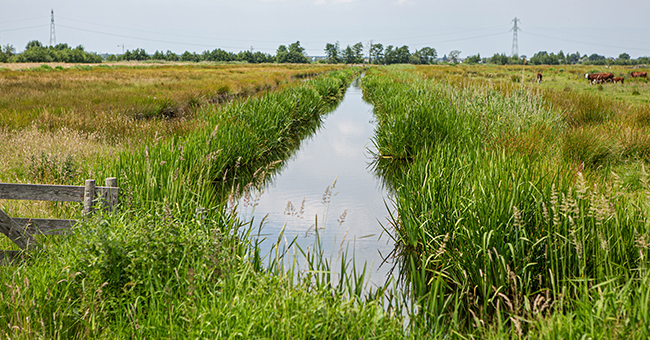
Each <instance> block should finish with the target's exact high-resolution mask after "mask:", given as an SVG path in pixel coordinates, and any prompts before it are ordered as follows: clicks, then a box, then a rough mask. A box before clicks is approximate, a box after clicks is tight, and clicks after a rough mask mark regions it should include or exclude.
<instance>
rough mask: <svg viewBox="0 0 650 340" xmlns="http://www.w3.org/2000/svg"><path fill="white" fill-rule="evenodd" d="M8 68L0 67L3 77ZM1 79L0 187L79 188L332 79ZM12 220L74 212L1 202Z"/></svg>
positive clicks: (157, 67)
mask: <svg viewBox="0 0 650 340" xmlns="http://www.w3.org/2000/svg"><path fill="white" fill-rule="evenodd" d="M7 65H13V64H5V65H0V69H1V68H2V67H4V66H7ZM18 65H20V66H26V67H34V66H38V67H36V68H29V69H25V70H0V89H1V91H2V94H3V95H2V97H0V159H2V161H1V162H0V182H11V183H40V184H69V185H82V184H83V181H84V180H85V179H88V178H94V179H96V180H97V181H100V182H101V181H103V179H104V177H110V176H115V175H116V174H97V173H92V170H91V169H100V168H102V167H100V166H96V165H98V164H102V162H105V160H107V159H113V158H114V157H116V155H118V154H120V153H121V152H124V151H125V150H133V149H135V148H136V147H138V146H140V145H141V144H142V143H143V142H145V141H147V140H150V141H159V140H164V139H166V138H169V137H173V136H182V135H188V134H190V133H192V132H194V131H198V130H201V129H202V128H204V127H205V126H206V124H207V121H208V119H209V117H210V116H212V115H214V113H215V111H216V110H219V105H221V104H223V103H225V102H227V101H231V100H236V99H238V98H246V97H248V96H254V95H256V94H258V93H264V92H267V91H271V90H273V89H276V88H281V87H283V86H285V84H286V85H289V84H291V83H294V82H297V81H300V79H302V78H304V77H310V76H313V75H315V74H318V73H321V72H325V71H328V70H331V69H333V67H331V66H325V67H323V66H320V65H273V64H268V65H246V64H237V65H215V64H191V65H179V64H174V65H170V64H168V63H160V64H153V63H146V64H142V63H129V64H127V63H118V64H117V65H119V66H115V65H113V66H107V65H100V66H96V67H93V66H88V65H82V66H77V65H72V64H66V65H63V66H66V67H68V66H70V68H68V69H63V68H52V67H56V66H61V65H50V66H47V67H41V66H40V65H41V64H38V65H26V64H18ZM0 209H3V210H4V211H6V212H7V213H9V214H10V216H25V217H35V218H39V217H43V218H45V217H47V218H52V217H54V218H64V217H67V218H69V217H71V216H70V215H71V214H78V212H79V211H80V207H79V206H78V204H68V203H49V202H29V201H0Z"/></svg>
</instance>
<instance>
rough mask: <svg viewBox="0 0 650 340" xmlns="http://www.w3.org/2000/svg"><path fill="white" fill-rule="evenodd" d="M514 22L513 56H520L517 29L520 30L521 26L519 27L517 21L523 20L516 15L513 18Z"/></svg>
mask: <svg viewBox="0 0 650 340" xmlns="http://www.w3.org/2000/svg"><path fill="white" fill-rule="evenodd" d="M512 22H514V25H513V26H512V29H511V31H512V56H518V55H519V42H518V41H517V31H520V30H521V28H519V27H517V23H519V22H521V20H519V19H517V17H515V18H514V19H512Z"/></svg>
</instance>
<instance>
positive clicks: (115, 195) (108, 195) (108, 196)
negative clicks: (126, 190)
mask: <svg viewBox="0 0 650 340" xmlns="http://www.w3.org/2000/svg"><path fill="white" fill-rule="evenodd" d="M118 190H119V189H118V188H117V178H116V177H109V178H107V179H106V190H104V194H103V196H104V197H102V200H103V201H104V209H105V210H106V211H108V212H111V211H113V209H115V206H116V205H117V204H118V203H119V201H118V200H119V191H118Z"/></svg>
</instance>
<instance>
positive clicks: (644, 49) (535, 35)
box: [525, 32, 648, 52]
mask: <svg viewBox="0 0 650 340" xmlns="http://www.w3.org/2000/svg"><path fill="white" fill-rule="evenodd" d="M525 34H528V35H532V36H534V37H539V38H545V39H551V40H559V41H567V42H572V43H578V44H585V45H591V46H600V47H609V48H620V49H624V50H635V51H646V52H647V51H648V49H647V48H634V47H623V46H614V45H606V44H595V43H590V42H585V41H578V40H571V39H563V38H555V37H549V36H545V35H541V34H534V33H530V32H526V33H525Z"/></svg>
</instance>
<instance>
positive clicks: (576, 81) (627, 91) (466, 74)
mask: <svg viewBox="0 0 650 340" xmlns="http://www.w3.org/2000/svg"><path fill="white" fill-rule="evenodd" d="M647 70H648V69H647V68H641V69H632V68H631V67H630V66H626V67H623V66H612V67H611V68H606V67H605V66H593V65H555V66H530V65H527V66H525V67H522V66H497V65H457V66H420V67H418V71H420V72H422V73H425V74H427V75H429V76H434V77H462V78H469V79H472V80H486V81H490V82H510V83H513V84H521V83H522V79H523V84H526V85H529V86H536V87H539V88H542V89H553V90H554V91H555V90H560V91H565V92H570V91H574V92H578V93H585V94H595V95H599V96H604V97H606V98H611V99H617V100H624V101H625V102H627V103H629V104H634V105H647V104H650V82H649V80H648V79H647V78H636V79H635V78H631V77H630V72H632V71H647ZM537 72H540V73H542V76H543V81H542V83H541V84H537V83H536V82H535V80H536V76H537ZM600 72H610V73H613V74H614V75H615V76H616V77H623V78H625V83H624V84H620V83H617V84H614V83H603V84H602V86H599V85H590V84H589V82H588V81H587V79H585V73H600Z"/></svg>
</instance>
